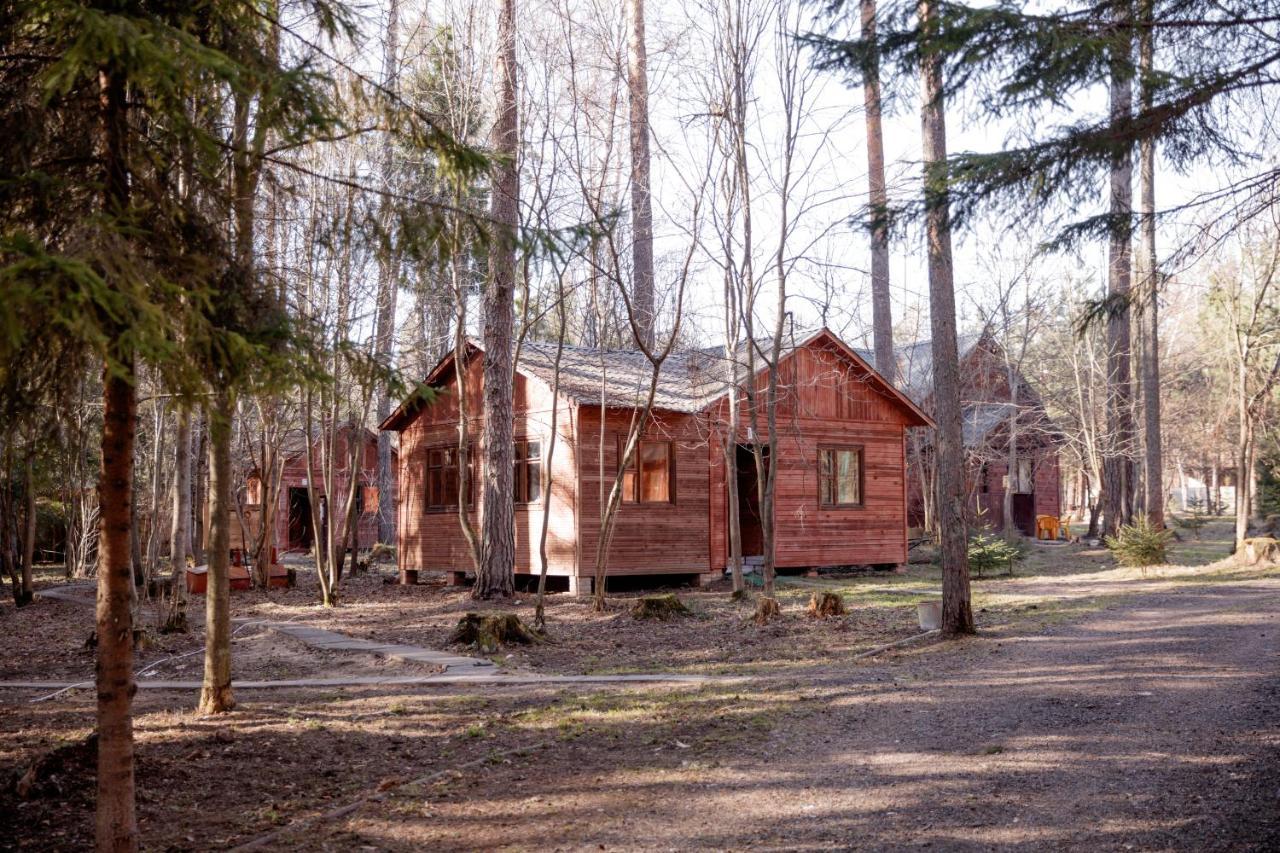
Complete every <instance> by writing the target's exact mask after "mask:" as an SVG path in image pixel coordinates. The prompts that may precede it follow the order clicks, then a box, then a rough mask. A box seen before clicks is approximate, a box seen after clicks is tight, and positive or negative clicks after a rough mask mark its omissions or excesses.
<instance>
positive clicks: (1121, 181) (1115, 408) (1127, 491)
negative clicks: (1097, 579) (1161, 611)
mask: <svg viewBox="0 0 1280 853" xmlns="http://www.w3.org/2000/svg"><path fill="white" fill-rule="evenodd" d="M1118 14H1119V16H1120V18H1119V20H1118V22H1117V23H1118V25H1119V30H1120V31H1119V32H1118V33H1117V35H1116V36H1115V38H1116V44H1115V46H1114V47H1113V48H1112V49H1113V50H1114V51H1115V52H1116V56H1115V59H1114V61H1113V62H1112V64H1111V122H1112V124H1113V125H1120V124H1123V123H1124V122H1127V121H1128V120H1129V119H1130V117H1131V114H1132V112H1133V80H1132V76H1131V73H1130V71H1129V69H1128V59H1129V54H1130V52H1131V50H1132V37H1131V35H1130V31H1129V29H1128V25H1129V23H1130V21H1129V19H1128V13H1127V11H1125V10H1123V9H1122V10H1121V11H1120V12H1119V13H1118ZM1132 215H1133V158H1132V156H1131V155H1130V152H1129V151H1127V150H1126V151H1123V152H1121V153H1119V154H1117V155H1115V156H1114V157H1113V158H1112V161H1111V217H1112V221H1111V237H1110V241H1109V247H1108V264H1107V292H1108V295H1109V296H1110V297H1111V298H1112V299H1113V300H1115V301H1114V303H1113V305H1112V306H1111V309H1112V310H1111V311H1110V312H1109V313H1108V315H1107V406H1106V409H1107V432H1108V434H1109V444H1110V447H1109V448H1108V452H1107V454H1106V456H1105V458H1104V459H1103V484H1102V493H1103V500H1104V502H1105V505H1104V508H1103V523H1104V525H1105V530H1106V532H1107V534H1108V535H1112V536H1114V535H1115V534H1116V532H1117V531H1118V530H1119V529H1120V527H1121V526H1122V525H1126V524H1129V523H1130V522H1131V521H1132V520H1133V488H1134V469H1133V455H1132V454H1133V452H1134V447H1135V443H1136V436H1135V430H1134V423H1133V377H1132V370H1131V360H1132V357H1133V352H1132V340H1131V336H1130V329H1129V324H1130V308H1129V295H1130V290H1131V283H1132V277H1133V269H1132V266H1133V261H1132V255H1131V253H1132V248H1131V242H1130V241H1131V239H1132V236H1133V234H1132V232H1133V229H1132V225H1131V217H1132Z"/></svg>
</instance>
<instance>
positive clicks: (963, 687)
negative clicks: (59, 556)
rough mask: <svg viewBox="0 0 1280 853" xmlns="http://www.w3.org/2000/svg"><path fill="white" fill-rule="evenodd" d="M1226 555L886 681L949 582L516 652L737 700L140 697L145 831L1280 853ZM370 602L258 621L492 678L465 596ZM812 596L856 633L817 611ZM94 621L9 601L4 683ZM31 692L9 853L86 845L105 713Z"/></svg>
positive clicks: (577, 616) (869, 586)
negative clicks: (432, 655)
mask: <svg viewBox="0 0 1280 853" xmlns="http://www.w3.org/2000/svg"><path fill="white" fill-rule="evenodd" d="M1229 534H1230V531H1229V530H1227V529H1226V527H1225V525H1222V524H1216V525H1212V526H1211V527H1210V528H1209V529H1208V530H1207V531H1206V532H1205V538H1204V541H1202V542H1184V543H1180V544H1179V545H1178V546H1177V547H1176V548H1175V556H1174V559H1175V560H1183V561H1186V562H1187V563H1191V564H1196V563H1198V565H1182V566H1177V565H1171V566H1165V567H1160V568H1156V569H1152V570H1149V571H1148V572H1147V573H1146V576H1145V577H1144V576H1143V575H1142V573H1141V572H1140V571H1139V570H1126V569H1116V568H1114V562H1113V561H1112V560H1111V558H1110V557H1109V556H1108V555H1107V554H1106V553H1105V552H1103V551H1094V550H1091V549H1088V548H1087V547H1082V546H1071V547H1058V548H1047V547H1046V548H1040V549H1037V550H1036V551H1033V552H1032V554H1031V555H1030V556H1029V558H1028V560H1027V561H1026V562H1024V563H1023V564H1022V565H1021V566H1020V567H1019V569H1018V575H1017V576H1015V577H1013V578H1003V577H1001V578H988V579H983V580H978V581H975V585H976V588H975V598H974V601H975V610H976V611H977V613H978V617H979V620H980V623H981V625H982V628H983V634H982V635H981V636H979V637H977V638H974V639H971V640H965V641H961V642H957V643H950V644H945V645H929V644H926V645H922V646H918V647H908V648H906V649H903V650H895V651H893V652H891V653H886V654H884V655H881V656H878V657H875V658H872V659H871V660H870V661H864V662H855V661H853V660H851V659H852V657H853V655H854V654H856V653H858V652H859V651H860V650H863V649H865V648H870V647H872V646H874V645H877V644H879V643H883V642H888V641H890V640H892V639H894V638H897V637H901V636H910V635H912V634H914V633H918V632H919V630H918V628H916V627H915V624H914V619H915V602H916V600H918V599H919V598H920V597H921V596H919V595H916V594H914V593H916V592H919V591H922V590H928V589H930V588H934V589H936V586H937V576H936V570H934V569H932V568H931V567H929V566H913V567H912V569H911V570H910V572H908V573H907V574H903V575H872V576H848V577H820V578H794V579H790V580H789V581H788V582H787V583H786V585H784V586H782V587H781V588H780V600H781V601H782V603H783V618H782V619H780V620H777V621H775V622H774V623H772V624H770V625H768V626H764V627H759V626H756V625H755V624H754V623H753V622H751V619H750V616H751V612H752V608H751V605H750V604H749V603H743V604H734V603H731V602H729V601H728V596H726V595H725V594H724V593H722V592H721V593H716V592H714V591H712V592H706V591H681V592H680V593H679V595H680V599H681V600H682V601H683V602H684V603H685V604H686V605H687V606H688V607H689V608H690V609H691V610H692V611H693V612H692V615H690V616H687V617H677V618H671V619H668V620H665V621H662V620H638V619H636V618H634V617H633V616H632V615H631V612H630V609H629V608H628V607H627V606H626V605H627V604H628V602H627V601H625V600H623V599H621V598H619V599H614V603H615V604H616V605H617V606H616V607H615V609H614V610H613V611H612V612H610V613H607V614H594V613H592V612H591V610H590V605H589V603H586V602H579V601H577V600H575V599H572V598H570V597H569V596H567V595H557V596H553V597H551V599H550V600H549V606H548V626H549V631H550V634H551V637H552V638H553V640H554V641H553V642H547V643H540V644H536V645H532V646H518V647H515V648H514V649H507V650H504V652H503V653H502V654H499V655H496V656H494V658H495V660H496V662H497V663H498V664H499V669H500V670H502V671H507V672H512V673H547V672H566V673H567V672H577V673H586V672H620V671H626V672H672V673H684V674H688V673H708V674H729V675H733V676H737V678H735V679H734V680H732V681H729V682H724V683H712V684H705V685H680V684H669V683H664V684H657V685H654V684H648V685H603V686H602V685H592V686H583V687H577V686H565V685H538V684H533V685H530V684H522V685H518V686H510V687H507V686H493V685H484V686H478V687H471V688H468V687H457V686H435V687H430V688H425V689H424V688H422V687H399V688H391V687H386V688H382V687H380V688H344V689H333V688H325V689H293V690H272V691H253V690H242V691H240V692H239V694H238V699H239V702H240V707H239V708H238V709H237V710H236V711H235V712H234V713H232V714H230V715H228V716H223V717H218V718H213V717H198V716H195V715H194V714H192V712H191V709H192V708H193V706H194V693H192V692H191V691H186V692H182V691H153V690H144V691H141V692H139V694H138V697H137V700H136V709H137V716H136V718H135V726H136V733H137V738H138V745H139V746H138V749H139V752H138V769H139V777H138V779H139V815H140V820H141V830H142V837H143V839H144V840H145V844H146V846H147V848H148V849H158V850H202V849H223V848H231V847H235V846H237V845H243V844H247V843H250V842H252V841H254V840H255V839H260V838H264V837H267V836H268V834H270V833H275V832H280V831H282V830H283V831H282V832H281V834H279V835H271V836H270V837H267V838H266V840H265V842H264V845H263V847H262V848H261V849H273V850H277V849H308V850H314V849H330V850H351V849H376V850H413V849H425V848H432V849H458V848H499V849H503V848H506V849H511V848H522V849H527V848H538V849H541V848H547V849H576V848H580V847H584V846H591V847H595V846H597V845H603V846H604V847H605V848H629V849H635V848H660V849H672V848H700V847H701V848H706V847H711V848H742V847H748V846H764V847H773V848H778V847H782V848H796V847H800V848H809V847H819V848H826V847H833V846H850V845H852V846H865V847H870V848H907V847H918V846H922V845H928V846H931V847H934V848H942V849H969V848H984V849H985V848H991V847H1000V848H1003V847H1010V848H1012V847H1026V846H1034V847H1043V846H1066V847H1072V848H1075V847H1086V846H1087V847H1090V848H1099V849H1169V848H1175V847H1177V848H1183V849H1186V848H1188V847H1191V848H1197V849H1206V848H1213V849H1265V848H1267V847H1269V846H1271V845H1274V843H1276V842H1277V841H1278V840H1280V814H1278V813H1277V808H1276V799H1275V791H1276V790H1277V785H1280V764H1278V763H1277V761H1276V759H1277V757H1278V756H1277V751H1276V750H1277V745H1280V726H1278V725H1277V723H1276V719H1275V715H1274V708H1275V702H1276V698H1277V694H1278V693H1280V677H1278V675H1280V672H1278V670H1280V667H1277V652H1278V651H1280V644H1278V643H1277V627H1278V626H1277V625H1276V614H1277V612H1280V609H1278V607H1277V605H1280V569H1277V568H1276V567H1275V566H1261V567H1248V568H1247V567H1241V566H1236V565H1234V564H1231V563H1229V562H1226V561H1221V562H1211V561H1212V560H1214V559H1216V558H1218V557H1221V556H1222V555H1223V554H1224V553H1225V552H1226V550H1227V549H1228V548H1229V543H1228V541H1227V538H1228V537H1229ZM52 582H53V581H52V580H50V579H48V578H46V579H45V580H44V582H43V585H45V586H47V585H49V584H51V583H52ZM344 589H345V590H346V596H347V598H346V601H345V602H344V603H343V604H342V606H340V607H339V608H337V609H331V610H324V609H322V608H319V607H316V606H314V605H313V604H312V602H313V601H314V597H310V596H309V595H308V593H306V591H302V592H288V593H271V594H270V595H264V596H257V595H256V594H237V596H236V598H235V599H234V606H235V607H236V610H237V613H236V615H237V616H242V617H248V616H254V617H258V618H263V617H270V618H272V619H274V620H278V621H285V620H286V619H291V620H292V621H293V622H294V623H299V624H300V623H306V624H313V625H315V626H317V627H324V628H326V629H329V630H336V631H340V632H342V633H346V634H350V635H352V636H367V637H370V638H377V639H379V640H382V641H386V642H410V641H412V642H414V643H416V644H419V645H424V646H428V647H434V648H439V649H441V650H442V651H448V652H451V653H453V654H468V655H474V654H475V652H474V650H467V649H464V648H462V647H457V646H453V647H451V646H449V645H448V642H447V634H448V632H449V629H450V628H452V626H453V624H455V623H456V622H457V619H458V617H459V615H460V614H461V613H462V612H464V611H465V610H467V609H475V608H476V607H477V604H476V603H475V602H470V601H468V600H466V599H465V598H464V597H463V594H462V592H460V591H458V590H456V589H453V588H447V587H425V588H423V587H419V588H405V587H399V586H392V585H385V586H384V585H383V584H382V583H381V581H380V580H378V579H377V578H376V577H375V576H372V575H370V576H364V577H361V578H359V579H355V580H354V582H352V583H351V584H350V585H346V586H344ZM815 589H820V590H823V591H834V592H838V593H840V594H842V595H843V596H844V598H845V603H846V607H847V609H848V613H847V614H846V615H845V616H841V617H833V618H829V619H810V618H808V617H806V616H805V614H804V611H805V606H806V604H807V603H808V600H809V598H810V594H811V592H812V591H813V590H815ZM295 596H296V599H295ZM521 601H522V603H521V604H520V605H517V606H516V607H515V608H514V609H515V610H516V611H518V612H520V613H521V614H522V615H524V616H526V617H529V616H531V614H528V613H525V612H524V611H525V610H526V609H531V606H532V603H531V601H525V600H523V599H522V600H521ZM193 610H194V609H193ZM91 614H92V611H91V610H89V609H88V608H86V607H84V606H83V605H80V604H76V603H74V602H71V601H66V600H62V599H50V598H41V599H39V600H38V601H37V603H36V604H35V605H33V606H30V607H27V608H23V609H20V610H17V609H14V608H12V607H11V606H7V605H6V607H5V609H4V610H3V611H0V618H3V620H4V623H5V625H6V627H7V628H9V629H10V630H9V631H8V636H10V637H13V638H14V642H15V644H16V645H12V646H11V647H10V649H9V653H8V654H6V655H5V657H4V660H3V664H2V666H3V670H2V671H0V681H12V680H16V679H19V678H22V679H32V678H35V677H39V678H40V679H44V680H49V679H53V678H54V677H55V676H56V677H58V678H63V679H68V680H71V679H77V678H89V677H91V673H92V670H91V667H92V653H91V652H90V651H87V650H85V649H84V648H83V643H84V639H85V637H86V636H87V634H88V630H89V624H90V621H91ZM19 622H21V624H19ZM200 640H201V638H200V636H199V634H196V635H192V636H186V637H172V636H168V637H159V638H156V640H155V644H154V645H152V646H150V647H149V648H148V649H147V650H146V651H145V652H144V654H143V655H142V656H141V661H140V663H139V665H138V671H139V673H140V678H143V679H145V678H156V677H165V678H172V677H175V676H181V675H183V674H184V673H185V674H186V675H188V676H195V675H197V674H198V672H199V656H198V655H193V656H191V657H189V658H185V659H184V658H175V659H173V660H171V661H169V662H167V663H162V664H159V665H158V666H157V663H158V662H159V661H160V660H162V659H163V658H167V657H170V656H172V655H174V654H179V653H181V652H183V651H188V650H194V649H197V648H199V646H200ZM233 660H234V661H235V666H236V673H235V674H236V677H237V678H250V677H255V678H266V677H271V678H281V677H323V676H326V675H334V674H348V673H369V672H381V673H387V672H395V673H398V674H410V673H413V672H415V671H426V670H427V668H426V667H422V666H421V665H415V664H413V663H412V662H404V661H391V660H387V659H384V658H381V657H379V656H377V655H372V654H365V653H343V652H334V651H320V650H316V649H314V648H312V647H309V646H306V645H304V644H302V643H301V642H299V641H298V640H297V639H294V638H292V637H289V636H287V635H284V634H281V633H278V632H272V631H260V630H258V629H257V628H254V627H249V628H247V629H246V630H245V631H243V632H242V633H240V634H237V636H236V637H235V639H234V645H233ZM415 667H416V668H415ZM142 673H146V675H142ZM35 698H37V696H36V695H35V692H34V691H19V690H3V691H0V774H2V778H3V791H2V793H0V814H5V815H6V816H7V822H9V825H10V827H12V829H11V830H6V833H5V838H6V843H12V844H13V845H14V847H16V848H17V849H32V850H39V849H68V848H76V847H81V846H84V845H86V844H88V843H89V839H91V838H92V807H93V784H92V779H93V751H92V750H91V749H88V748H86V747H85V746H84V745H83V741H84V738H86V737H87V736H88V735H89V734H90V733H91V732H92V730H93V721H94V716H93V712H94V704H93V703H94V696H93V693H92V690H91V689H84V690H73V691H68V692H65V693H62V694H60V695H58V696H55V697H53V698H50V699H48V700H46V701H42V702H34V703H33V702H32V701H31V700H32V699H35ZM37 761H39V766H38V767H37V768H36V770H35V771H34V772H28V771H31V769H32V767H33V765H34V764H36V763H37ZM765 803H767V804H768V806H767V807H763V808H762V804H765ZM349 806H354V808H346V807H349ZM335 812H339V814H337V815H336V816H335V814H334V813H335Z"/></svg>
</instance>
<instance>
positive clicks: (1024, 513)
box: [1013, 493, 1036, 536]
mask: <svg viewBox="0 0 1280 853" xmlns="http://www.w3.org/2000/svg"><path fill="white" fill-rule="evenodd" d="M1013 526H1014V527H1016V528H1018V529H1019V530H1021V531H1022V532H1023V533H1024V534H1025V535H1027V536H1035V535H1036V496H1035V495H1034V494H1024V493H1015V494H1014V496H1013Z"/></svg>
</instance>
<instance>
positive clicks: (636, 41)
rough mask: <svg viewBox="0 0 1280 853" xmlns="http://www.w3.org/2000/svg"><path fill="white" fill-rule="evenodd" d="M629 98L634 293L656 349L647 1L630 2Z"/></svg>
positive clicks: (642, 325) (648, 343)
mask: <svg viewBox="0 0 1280 853" xmlns="http://www.w3.org/2000/svg"><path fill="white" fill-rule="evenodd" d="M627 24H628V28H629V38H628V40H627V98H628V104H629V105H630V110H631V121H630V131H631V277H632V283H631V288H632V290H631V292H632V300H633V305H634V313H635V318H636V325H637V328H638V329H639V332H640V339H641V342H642V343H643V344H644V346H645V347H646V348H652V347H653V340H654V338H653V327H654V320H655V318H654V310H655V305H654V293H653V200H652V198H651V195H650V186H649V59H648V55H647V53H646V49H645V34H644V0H627Z"/></svg>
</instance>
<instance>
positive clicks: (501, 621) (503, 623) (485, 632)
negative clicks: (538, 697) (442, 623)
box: [450, 613, 543, 655]
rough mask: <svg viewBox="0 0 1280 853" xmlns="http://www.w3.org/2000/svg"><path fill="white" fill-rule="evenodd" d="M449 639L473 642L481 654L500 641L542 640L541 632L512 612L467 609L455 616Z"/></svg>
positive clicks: (526, 642) (529, 643) (499, 645)
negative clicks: (459, 617)
mask: <svg viewBox="0 0 1280 853" xmlns="http://www.w3.org/2000/svg"><path fill="white" fill-rule="evenodd" d="M450 640H451V642H454V643H459V644H461V645H464V646H475V647H476V649H478V650H479V651H480V653H481V654H486V655H491V654H494V653H495V652H497V651H498V650H499V649H500V648H502V647H503V646H504V645H511V644H518V645H522V646H532V645H536V644H538V643H541V642H542V641H543V636H542V634H540V633H539V632H538V631H536V630H534V629H533V628H530V627H529V626H528V625H526V624H524V622H522V621H520V617H519V616H517V615H515V614H514V613H467V614H465V615H463V617H462V618H461V619H459V620H458V624H457V627H455V628H454V629H453V636H452V637H450Z"/></svg>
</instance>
